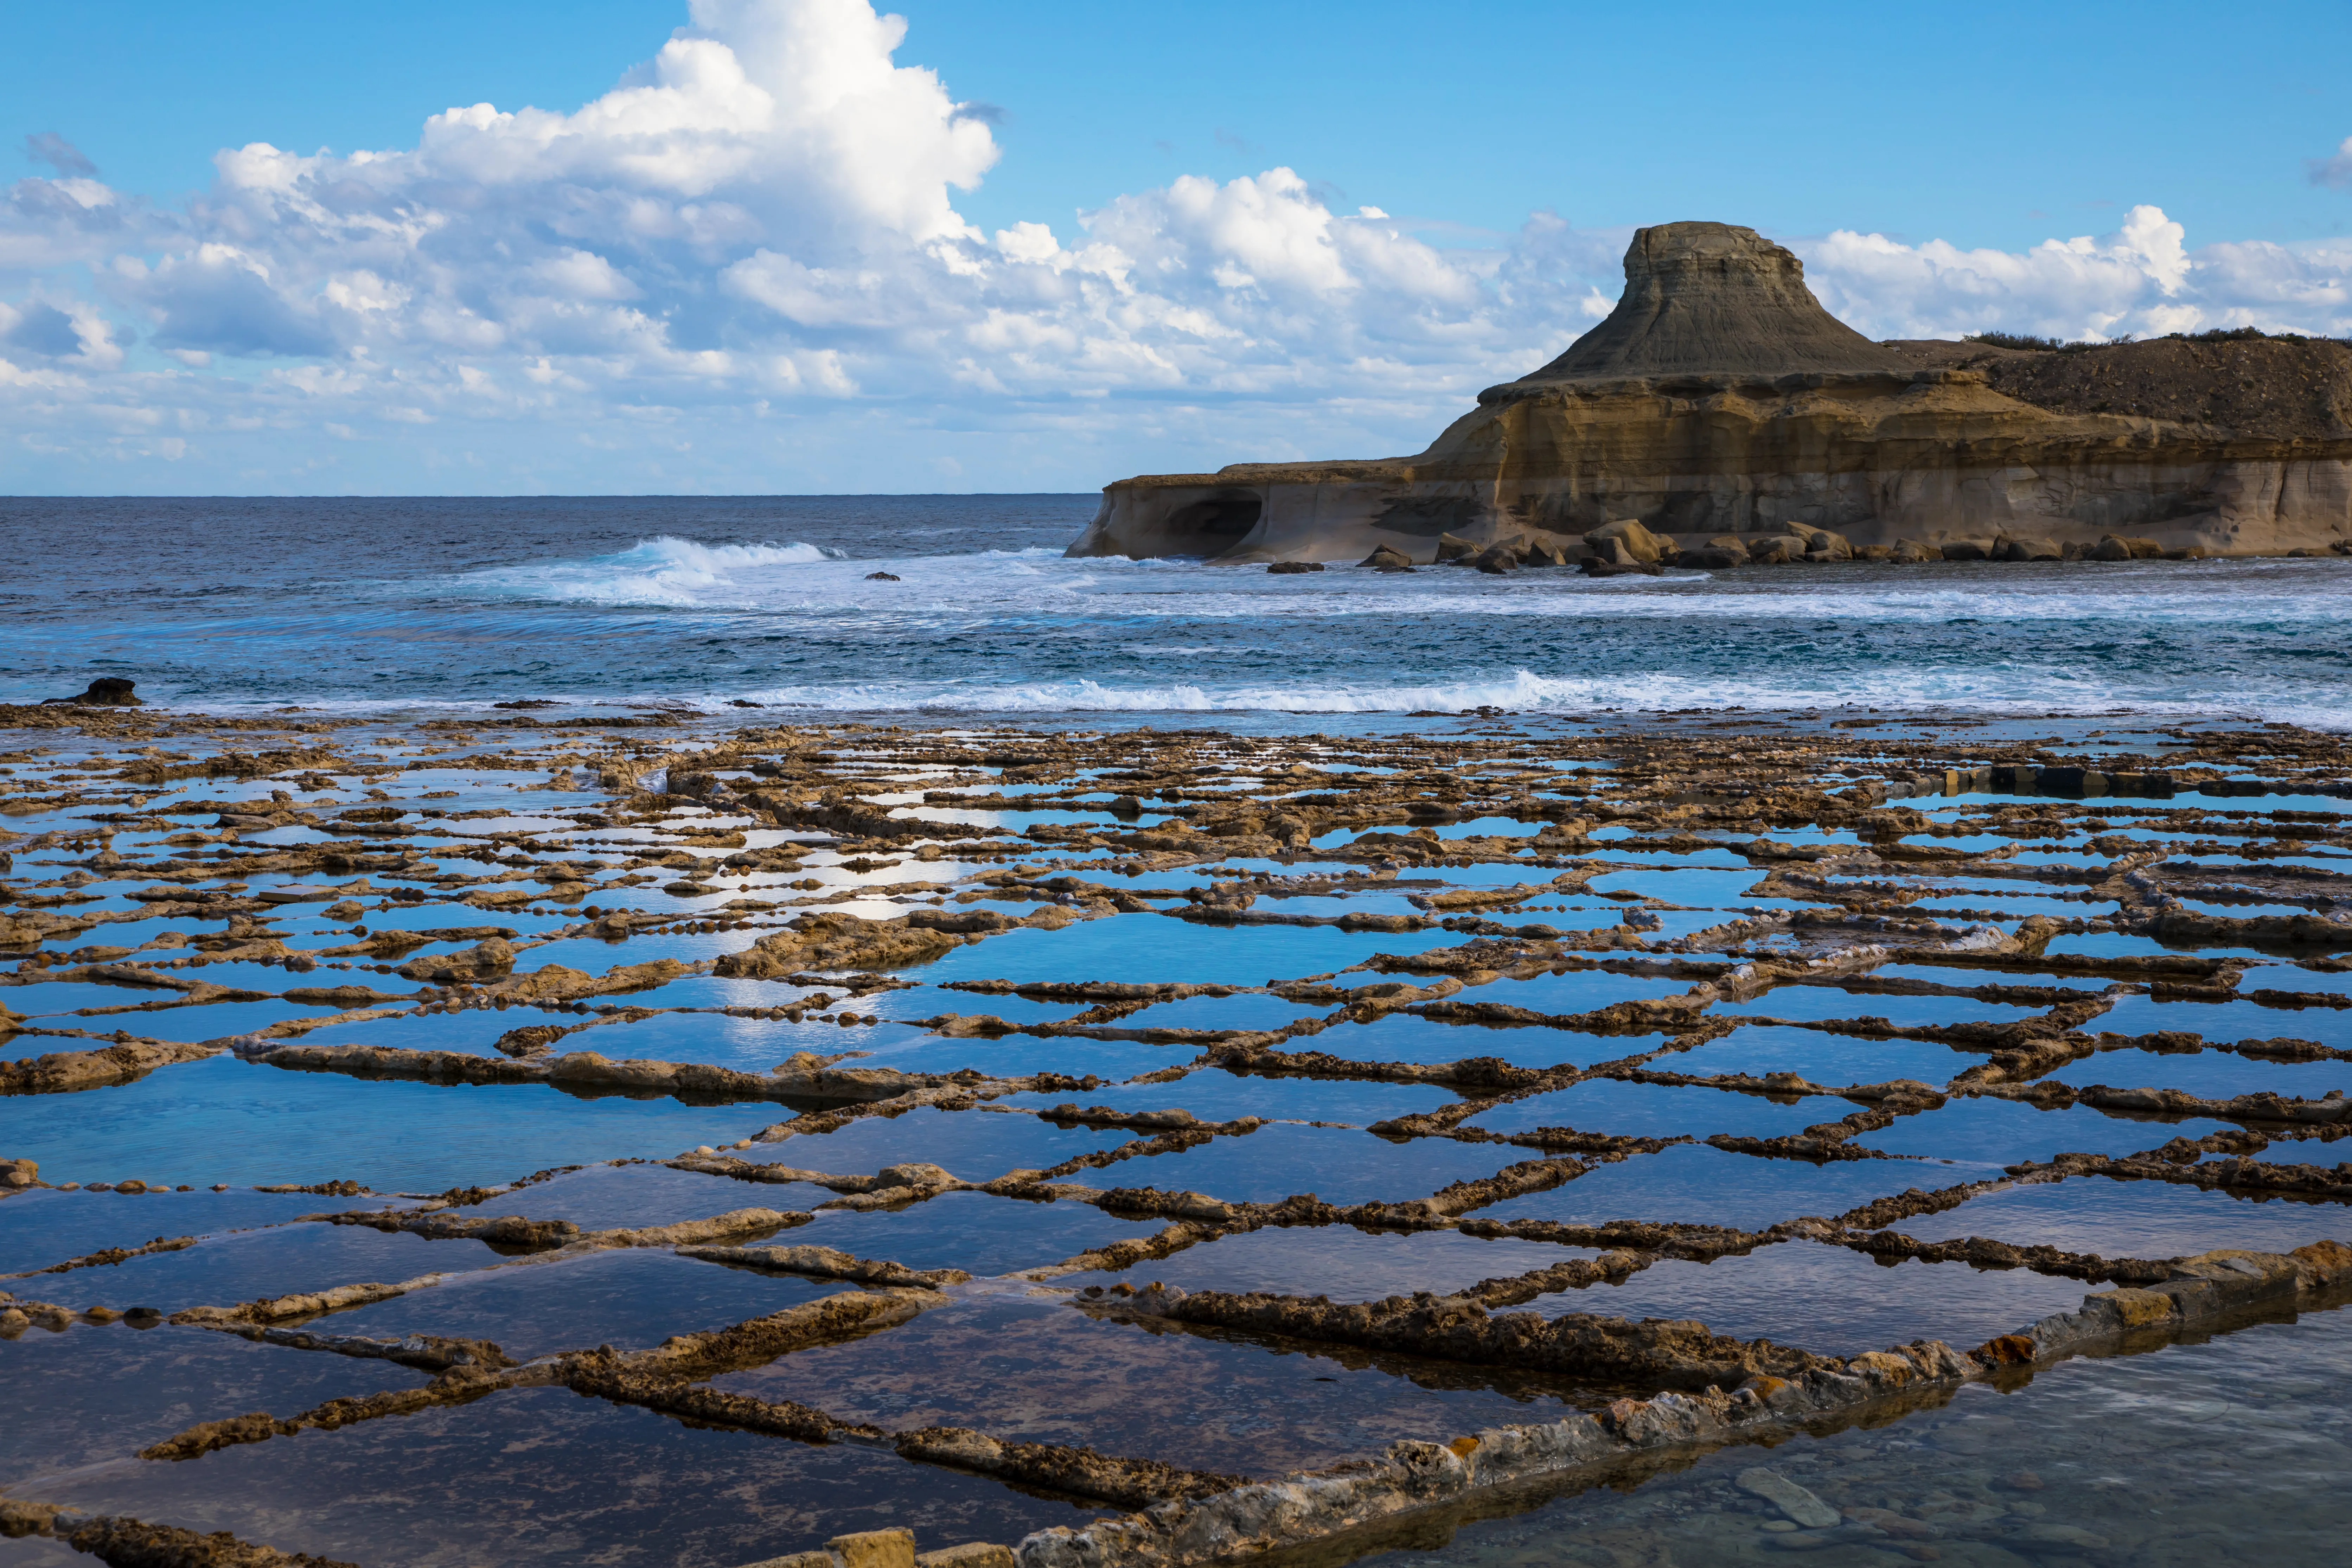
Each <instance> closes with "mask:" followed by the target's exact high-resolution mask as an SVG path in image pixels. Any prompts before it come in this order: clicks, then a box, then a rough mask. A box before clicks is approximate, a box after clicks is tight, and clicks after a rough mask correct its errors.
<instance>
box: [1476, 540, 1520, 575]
mask: <svg viewBox="0 0 2352 1568" xmlns="http://www.w3.org/2000/svg"><path fill="white" fill-rule="evenodd" d="M1470 564H1471V565H1473V566H1475V567H1476V568H1478V570H1479V571H1481V572H1486V573H1491V574H1494V575H1496V576H1497V577H1499V576H1502V575H1503V574H1506V573H1509V572H1516V571H1517V570H1518V565H1519V552H1518V549H1517V545H1516V543H1515V542H1511V541H1507V540H1505V541H1498V542H1496V543H1493V544H1489V545H1488V546H1486V549H1484V550H1482V551H1480V552H1478V553H1477V554H1476V555H1475V556H1473V557H1471V560H1470Z"/></svg>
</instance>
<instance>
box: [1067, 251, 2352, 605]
mask: <svg viewBox="0 0 2352 1568" xmlns="http://www.w3.org/2000/svg"><path fill="white" fill-rule="evenodd" d="M1625 275H1626V287H1625V292H1624V295H1623V297H1622V299H1621V300H1619V302H1618V304H1617V307H1616V309H1615V310H1613V311H1612V313H1611V315H1610V316H1609V317H1608V318H1607V320H1605V321H1602V322H1601V324H1600V325H1599V326H1597V327H1595V328H1594V329H1593V330H1592V331H1590V332H1588V333H1586V334H1585V335H1584V336H1583V337H1582V338H1580V339H1579V340H1578V341H1577V342H1576V343H1575V344H1574V345H1572V346H1571V347H1570V349H1569V351H1568V352H1567V353H1564V354H1562V355H1560V356H1559V358H1558V359H1556V360H1554V361H1553V362H1552V363H1549V364H1547V365H1545V366H1543V367H1542V368H1541V369H1539V370H1537V371H1535V372H1534V373H1532V374H1528V375H1527V376H1524V377H1521V378H1520V379H1519V380H1517V381H1514V382H1509V383H1507V384H1503V385H1500V386H1495V387H1489V388H1488V389H1487V390H1486V391H1485V392H1482V393H1481V394H1479V396H1478V405H1477V406H1476V407H1475V409H1473V410H1472V411H1471V412H1469V413H1467V414H1465V415H1464V416H1462V417H1461V418H1459V419H1457V420H1455V421H1454V424H1453V425H1451V426H1448V427H1447V428H1446V430H1445V431H1444V433H1442V434H1441V435H1440V436H1439V437H1437V439H1436V440H1435V441H1434V442H1433V443H1432V444H1431V446H1430V447H1429V448H1428V449H1427V450H1426V451H1424V452H1422V453H1420V454H1419V455H1417V456H1413V457H1406V458H1381V459H1373V460H1367V461H1357V462H1328V463H1240V464H1234V465H1232V466H1229V467H1227V468H1222V469H1220V470H1218V471H1217V472H1215V473H1213V474H1159V475H1144V476H1140V477H1138V478H1135V479H1124V480H1120V481H1119V482H1118V483H1116V484H1113V485H1110V486H1108V487H1107V488H1106V489H1105V490H1104V492H1103V501H1102V506H1101V509H1100V510H1099V511H1098V512H1097V515H1096V517H1095V520H1094V521H1093V522H1092V523H1091V524H1090V525H1089V526H1088V528H1087V531H1086V532H1085V533H1084V534H1083V535H1082V536H1081V537H1080V538H1079V539H1078V540H1077V541H1076V542H1074V543H1073V544H1072V545H1071V546H1070V548H1069V552H1068V553H1069V554H1071V555H1074V556H1093V555H1126V556H1132V557H1138V558H1142V557H1152V556H1197V557H1202V558H1205V559H1208V560H1211V561H1215V562H1224V563H1236V564H1249V563H1258V564H1266V563H1292V562H1296V563H1341V562H1357V561H1362V562H1366V563H1372V564H1387V563H1389V562H1386V561H1383V562H1379V563H1374V562H1371V561H1370V558H1371V557H1372V556H1373V555H1374V554H1375V552H1381V551H1385V552H1389V554H1390V555H1391V556H1394V557H1401V558H1402V560H1401V561H1398V562H1394V564H1403V565H1422V564H1427V563H1433V562H1438V561H1444V560H1453V559H1469V558H1474V557H1477V556H1481V555H1488V556H1489V560H1488V562H1487V564H1488V565H1489V566H1490V567H1500V568H1501V569H1504V570H1508V569H1509V567H1508V566H1507V565H1504V564H1503V563H1504V558H1505V556H1506V555H1508V556H1510V557H1513V558H1515V561H1514V563H1516V564H1528V563H1533V564H1554V563H1556V564H1571V563H1580V562H1583V561H1585V560H1587V559H1588V558H1589V559H1590V560H1591V563H1592V564H1593V565H1594V566H1595V567H1598V568H1611V567H1615V568H1620V569H1623V568H1629V567H1630V568H1633V569H1641V568H1645V567H1651V566H1657V565H1661V564H1666V565H1680V564H1688V565H1696V566H1703V567H1706V568H1707V569H1712V570H1720V569H1723V568H1726V567H1730V566H1736V565H1740V564H1751V563H1780V562H1793V561H1798V560H1813V561H1839V560H1848V559H1861V560H1887V561H1895V562H1921V563H1925V562H1933V561H2066V560H2086V559H2087V560H2106V561H2116V560H2128V559H2136V558H2142V557H2147V556H2163V557H2168V558H2173V559H2184V558H2189V559H2194V558H2201V557H2205V556H2263V555H2304V556H2309V555H2330V554H2337V555H2352V345H2347V344H2345V343H2342V342H2335V341H2332V340H2304V339H2291V338H2270V337H2264V336H2263V335H2261V334H2259V333H2252V332H2251V331H2240V332H2235V333H2211V334H2206V335H2205V336H2203V337H2201V338H2177V339H2166V340H2158V341H2156V342H2118V343H2113V344H2102V345H2082V344H2074V345H2061V344H2056V343H2048V344H2044V343H2042V342H2037V341H2034V340H2022V339H2014V338H2001V337H1998V336H1995V337H1992V338H1990V339H1987V340H1981V341H1979V340H1971V341H1964V342H1942V341H1901V340H1898V341H1890V342H1872V341H1871V340H1869V339H1867V338H1865V337H1864V336H1863V335H1862V334H1860V333H1859V332H1856V331H1853V329H1851V328H1849V327H1847V326H1846V325H1845V324H1844V323H1843V322H1841V321H1838V320H1837V319H1836V318H1835V317H1833V316H1832V315H1831V314H1830V313H1829V312H1828V311H1827V310H1824V309H1823V308H1822V305H1821V303H1820V302H1819V301H1818V300H1816V299H1814V297H1813V295H1812V294H1811V291H1810V290H1809V289H1807V288H1806V287H1805V284H1804V277H1803V266H1802V264H1801V262H1800V261H1799V260H1798V259H1797V258H1795V257H1794V256H1793V255H1791V254H1790V252H1789V251H1787V250H1785V249H1783V248H1782V247H1779V246H1777V245H1773V244H1771V243H1770V242H1769V241H1768V240H1765V239H1763V238H1762V237H1759V235H1757V234H1756V233H1755V231H1753V230H1752V229H1746V228H1739V227H1735V226H1729V225H1725V224H1717V223H1677V224H1666V225H1662V226H1657V227H1654V228H1646V229H1643V230H1640V231H1639V232H1637V233H1636V234H1635V236H1634V238H1633V245H1632V247H1630V248H1629V249H1628V250H1627V252H1626V257H1625ZM1629 533H1630V534H1631V538H1630V541H1629V540H1627V538H1626V536H1627V535H1628V534H1629ZM1595 534H1600V535H1601V538H1599V539H1596V538H1595V537H1594V535H1595ZM1611 539H1616V540H1619V541H1621V542H1620V543H1618V544H1614V545H1612V544H1610V543H1608V541H1609V540H1611ZM1780 540H1789V541H1791V542H1792V543H1791V544H1783V543H1780V542H1777V541H1780ZM1490 552H1491V554H1490ZM1686 557H1687V558H1688V559H1687V560H1686V559H1685V558H1686Z"/></svg>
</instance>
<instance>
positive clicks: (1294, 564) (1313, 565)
mask: <svg viewBox="0 0 2352 1568" xmlns="http://www.w3.org/2000/svg"><path fill="white" fill-rule="evenodd" d="M1266 570H1267V571H1268V572H1271V573H1273V574H1275V575H1276V576H1277V577H1286V576H1289V575H1290V574H1293V573H1297V572H1320V571H1322V570H1323V563H1321V562H1320V561H1277V562H1276V563H1273V564H1272V565H1270V566H1268V567H1267V568H1266Z"/></svg>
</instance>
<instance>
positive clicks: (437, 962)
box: [400, 936, 515, 985]
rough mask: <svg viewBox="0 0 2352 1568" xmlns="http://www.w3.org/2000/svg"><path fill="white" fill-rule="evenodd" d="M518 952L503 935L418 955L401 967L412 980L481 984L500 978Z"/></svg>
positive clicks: (432, 982)
mask: <svg viewBox="0 0 2352 1568" xmlns="http://www.w3.org/2000/svg"><path fill="white" fill-rule="evenodd" d="M514 959H515V952H514V949H513V947H512V946H510V945H509V943H508V942H506V941H505V940H504V939H503V938H500V937H495V936H494V937H490V938H488V940H486V941H483V942H477V943H476V944H475V945H474V946H472V947H470V948H467V950H466V951H465V952H447V953H440V954H437V955H435V956H433V957H429V958H414V959H411V960H409V961H408V962H407V963H404V964H402V965H401V966H400V973H402V974H404V975H405V976H407V977H408V978H409V979H411V980H416V981H423V982H425V983H426V984H434V985H478V984H481V983H483V982H484V981H488V980H496V979H499V977H500V976H502V975H505V974H507V973H510V972H511V971H512V970H513V968H514Z"/></svg>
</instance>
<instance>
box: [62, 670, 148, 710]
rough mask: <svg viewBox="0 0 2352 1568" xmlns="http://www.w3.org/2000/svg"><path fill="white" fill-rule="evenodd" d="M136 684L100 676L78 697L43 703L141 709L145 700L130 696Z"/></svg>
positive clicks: (144, 704) (117, 677) (114, 677)
mask: <svg viewBox="0 0 2352 1568" xmlns="http://www.w3.org/2000/svg"><path fill="white" fill-rule="evenodd" d="M136 684H137V682H135V681H130V680H125V679H122V678H121V676H119V675H101V676H100V677H99V678H98V679H95V680H93V681H91V682H90V683H89V687H88V688H87V689H85V690H84V691H83V692H82V693H81V695H80V696H79V697H50V698H46V699H44V700H43V701H44V705H45V706H58V705H65V706H69V707H77V708H143V707H145V706H146V702H145V700H143V699H142V698H139V697H135V696H133V695H132V694H131V690H132V688H133V687H134V686H135V685H136Z"/></svg>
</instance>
